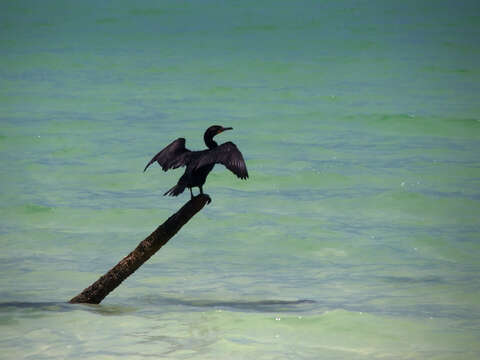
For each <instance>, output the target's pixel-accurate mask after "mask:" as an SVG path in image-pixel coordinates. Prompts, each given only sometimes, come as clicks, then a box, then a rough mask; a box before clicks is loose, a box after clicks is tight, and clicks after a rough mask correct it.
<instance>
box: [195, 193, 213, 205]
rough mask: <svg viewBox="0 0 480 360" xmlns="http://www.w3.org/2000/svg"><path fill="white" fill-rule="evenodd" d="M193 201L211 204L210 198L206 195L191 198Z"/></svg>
mask: <svg viewBox="0 0 480 360" xmlns="http://www.w3.org/2000/svg"><path fill="white" fill-rule="evenodd" d="M193 200H197V201H202V202H205V203H207V204H210V203H211V202H212V198H211V197H210V196H209V195H207V194H198V195H197V196H194V197H193Z"/></svg>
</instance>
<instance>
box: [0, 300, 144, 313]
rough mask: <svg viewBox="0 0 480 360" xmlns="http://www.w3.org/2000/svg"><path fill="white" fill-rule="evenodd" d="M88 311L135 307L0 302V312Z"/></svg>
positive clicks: (96, 311)
mask: <svg viewBox="0 0 480 360" xmlns="http://www.w3.org/2000/svg"><path fill="white" fill-rule="evenodd" d="M76 310H81V311H88V312H92V313H95V314H99V315H125V314H129V313H132V312H135V311H136V310H137V308H134V307H133V306H126V305H95V304H69V303H67V302H54V301H52V302H20V301H18V302H17V301H12V302H4V303H0V313H8V312H11V311H24V312H28V313H43V314H47V313H48V312H56V313H59V312H70V311H76Z"/></svg>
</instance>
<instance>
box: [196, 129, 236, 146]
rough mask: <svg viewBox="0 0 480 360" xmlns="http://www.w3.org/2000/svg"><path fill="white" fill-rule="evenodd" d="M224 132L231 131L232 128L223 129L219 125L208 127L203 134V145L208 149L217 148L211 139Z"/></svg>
mask: <svg viewBox="0 0 480 360" xmlns="http://www.w3.org/2000/svg"><path fill="white" fill-rule="evenodd" d="M226 130H233V128H231V127H223V126H220V125H213V126H210V127H209V128H208V129H207V131H205V134H204V135H203V139H204V140H205V144H207V146H208V147H209V148H213V147H216V146H217V143H216V142H215V141H213V137H214V136H215V135H218V134H220V133H222V132H224V131H226Z"/></svg>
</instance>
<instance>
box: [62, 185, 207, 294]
mask: <svg viewBox="0 0 480 360" xmlns="http://www.w3.org/2000/svg"><path fill="white" fill-rule="evenodd" d="M210 201H211V199H210V196H208V195H206V194H200V195H198V196H195V197H194V198H193V199H191V200H190V201H189V202H187V203H186V204H185V205H183V206H182V208H181V209H180V210H179V211H177V212H176V213H175V214H173V215H172V216H170V217H169V218H168V219H167V221H165V222H164V223H163V224H162V225H160V226H159V227H158V228H157V229H156V230H155V231H154V232H153V233H151V234H150V235H149V236H148V237H147V238H146V239H145V240H143V241H142V242H141V243H140V244H138V246H137V247H136V249H135V250H133V251H132V252H131V253H130V254H128V255H127V256H125V257H124V258H123V259H122V260H120V262H119V263H118V264H117V265H115V266H114V267H113V268H111V269H110V270H109V271H108V272H107V273H106V274H105V275H103V276H102V277H100V279H98V280H97V281H95V282H94V283H93V284H92V285H90V286H89V287H88V288H86V289H84V290H83V291H82V292H81V293H80V294H78V295H77V296H75V297H74V298H72V299H71V300H70V301H69V302H70V303H72V304H74V303H88V304H100V302H101V301H102V300H103V299H104V298H105V297H106V296H107V295H108V294H109V293H110V292H111V291H113V290H114V289H115V288H116V287H117V286H118V285H120V284H121V283H122V281H123V280H125V279H126V278H127V277H128V276H130V275H131V274H133V273H134V272H135V270H137V269H138V268H139V267H140V266H141V265H142V264H143V263H144V262H145V261H147V260H148V259H150V257H151V256H152V255H153V254H155V253H156V252H157V251H158V250H159V249H160V248H161V247H162V246H163V245H165V244H166V243H167V242H168V240H170V239H171V238H172V237H173V236H174V235H175V234H176V233H177V232H178V231H179V230H180V229H181V227H182V226H183V225H185V224H186V223H187V222H188V221H189V220H190V219H191V218H192V217H193V216H194V215H195V214H196V213H197V212H199V211H200V210H202V208H203V207H204V206H205V205H206V204H208V203H210Z"/></svg>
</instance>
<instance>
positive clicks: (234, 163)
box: [194, 141, 248, 179]
mask: <svg viewBox="0 0 480 360" xmlns="http://www.w3.org/2000/svg"><path fill="white" fill-rule="evenodd" d="M207 164H222V165H225V167H226V168H227V169H228V170H230V171H231V172H233V173H234V174H235V175H237V176H238V177H239V178H240V179H246V178H248V171H247V165H245V160H243V156H242V153H241V152H240V150H238V148H237V146H236V145H235V144H234V143H232V142H230V141H229V142H226V143H224V144H222V145H220V146H217V147H216V148H214V149H212V150H210V151H208V152H206V153H205V154H204V155H203V156H201V157H199V158H198V160H196V162H195V165H194V167H195V169H198V168H200V167H202V166H204V165H207Z"/></svg>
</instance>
